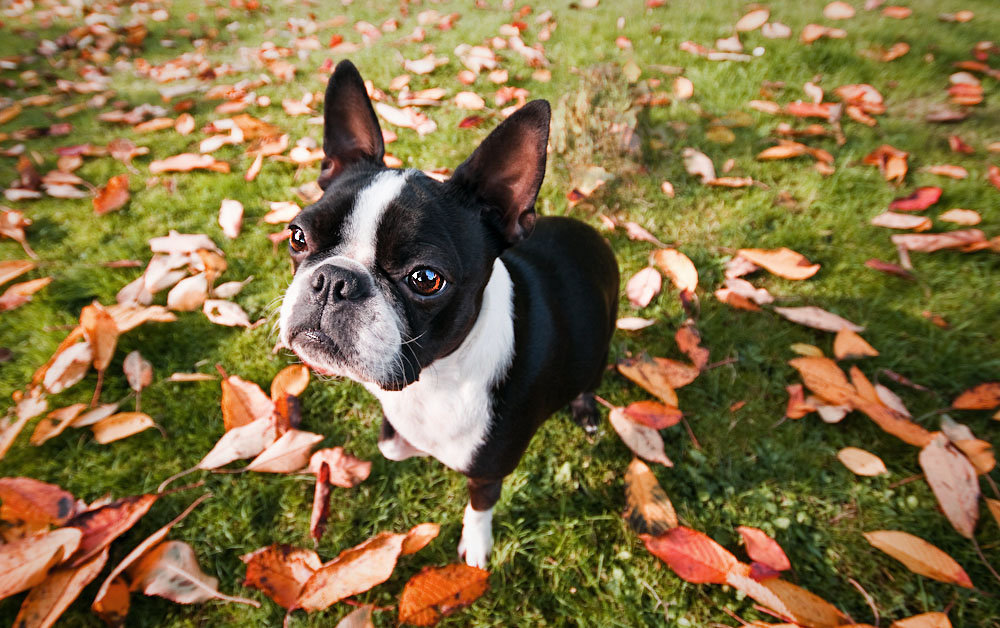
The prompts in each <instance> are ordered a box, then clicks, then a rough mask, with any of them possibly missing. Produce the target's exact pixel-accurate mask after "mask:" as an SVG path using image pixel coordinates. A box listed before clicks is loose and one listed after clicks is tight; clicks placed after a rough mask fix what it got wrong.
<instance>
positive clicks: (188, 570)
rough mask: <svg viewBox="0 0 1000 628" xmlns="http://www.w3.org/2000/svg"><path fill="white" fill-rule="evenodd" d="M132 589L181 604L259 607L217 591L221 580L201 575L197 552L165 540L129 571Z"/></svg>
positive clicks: (185, 544)
mask: <svg viewBox="0 0 1000 628" xmlns="http://www.w3.org/2000/svg"><path fill="white" fill-rule="evenodd" d="M127 571H128V574H129V576H130V577H131V579H132V584H131V585H130V587H129V588H130V590H132V591H142V592H143V593H144V594H146V595H158V596H160V597H164V598H166V599H168V600H170V601H171V602H176V603H178V604H195V603H198V602H205V601H208V600H212V599H219V600H223V601H226V602H237V603H240V604H249V605H250V606H254V607H258V608H259V607H260V603H259V602H257V601H255V600H248V599H245V598H239V597H231V596H228V595H225V594H223V593H220V592H219V591H217V590H216V587H217V586H218V584H219V581H218V580H217V579H215V578H212V577H211V576H206V575H205V574H204V573H202V571H201V568H200V567H199V566H198V558H197V557H196V556H195V553H194V550H193V549H191V546H190V545H188V544H187V543H185V542H184V541H164V542H163V543H160V544H159V545H157V546H156V547H154V548H153V549H151V550H149V551H148V552H147V553H146V554H145V555H144V556H143V557H142V559H140V560H139V562H137V563H135V564H134V565H132V566H130V567H129V568H128V570H127Z"/></svg>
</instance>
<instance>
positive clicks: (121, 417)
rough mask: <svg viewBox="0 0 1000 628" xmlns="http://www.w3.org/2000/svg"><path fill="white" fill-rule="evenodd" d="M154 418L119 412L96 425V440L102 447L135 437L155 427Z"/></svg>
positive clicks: (93, 428)
mask: <svg viewBox="0 0 1000 628" xmlns="http://www.w3.org/2000/svg"><path fill="white" fill-rule="evenodd" d="M155 425H156V423H154V422H153V419H152V417H150V416H149V415H148V414H145V413H142V412H119V413H118V414H112V415H111V416H109V417H107V418H105V419H101V420H100V421H98V422H97V423H94V424H93V425H92V426H91V427H90V429H91V430H93V432H94V440H96V441H97V442H98V443H100V444H102V445H107V444H108V443H111V442H114V441H116V440H121V439H123V438H128V437H129V436H134V435H135V434H138V433H139V432H142V431H143V430H148V429H149V428H151V427H153V426H155Z"/></svg>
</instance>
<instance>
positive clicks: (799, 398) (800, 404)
mask: <svg viewBox="0 0 1000 628" xmlns="http://www.w3.org/2000/svg"><path fill="white" fill-rule="evenodd" d="M785 390H786V391H787V392H788V403H787V405H786V406H785V416H786V417H788V418H789V419H801V418H802V417H804V416H806V415H807V414H809V413H811V412H815V411H816V406H815V405H813V404H812V403H809V402H807V401H806V396H805V391H804V390H803V388H802V384H789V385H788V386H785ZM810 398H812V397H810Z"/></svg>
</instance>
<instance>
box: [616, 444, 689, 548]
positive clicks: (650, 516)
mask: <svg viewBox="0 0 1000 628" xmlns="http://www.w3.org/2000/svg"><path fill="white" fill-rule="evenodd" d="M625 519H626V520H627V521H628V524H629V526H630V527H631V528H632V529H633V530H634V531H635V532H636V533H638V534H650V535H653V536H656V535H659V534H663V533H664V532H666V531H667V530H669V529H670V528H676V527H677V526H678V525H679V524H678V521H677V513H676V512H675V511H674V505H673V504H672V503H670V498H669V497H667V494H666V493H665V492H664V491H663V488H662V487H661V486H660V483H659V482H657V481H656V476H655V475H653V471H652V470H651V469H650V468H649V466H648V465H646V463H644V462H643V461H642V460H640V459H638V458H633V459H632V462H631V463H630V464H629V466H628V470H627V471H626V472H625Z"/></svg>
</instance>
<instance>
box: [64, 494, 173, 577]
mask: <svg viewBox="0 0 1000 628" xmlns="http://www.w3.org/2000/svg"><path fill="white" fill-rule="evenodd" d="M157 497H158V495H135V496H132V497H123V498H121V499H119V500H117V501H114V502H111V503H110V504H108V505H107V506H103V507H101V508H98V509H96V510H90V511H87V512H85V513H82V514H79V515H77V516H76V517H73V518H72V519H70V520H69V521H67V522H66V527H72V528H79V529H80V530H81V531H82V532H83V538H82V539H81V540H80V546H79V547H78V548H77V550H76V552H75V553H74V554H73V555H72V556H71V557H70V558H69V559H68V561H67V562H68V564H69V566H70V567H79V566H80V565H82V564H83V563H85V562H87V561H88V560H90V559H91V558H92V557H94V556H96V555H97V554H98V553H99V552H100V551H101V550H102V549H104V548H105V547H107V546H108V545H110V544H111V541H113V540H115V539H116V538H118V537H119V536H121V535H122V534H124V533H125V532H127V531H128V530H129V528H131V527H132V526H133V525H135V523H136V522H137V521H138V520H139V519H141V518H142V516H143V515H145V514H146V512H147V511H148V510H149V508H150V507H151V506H152V505H153V502H155V501H156V499H157Z"/></svg>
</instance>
